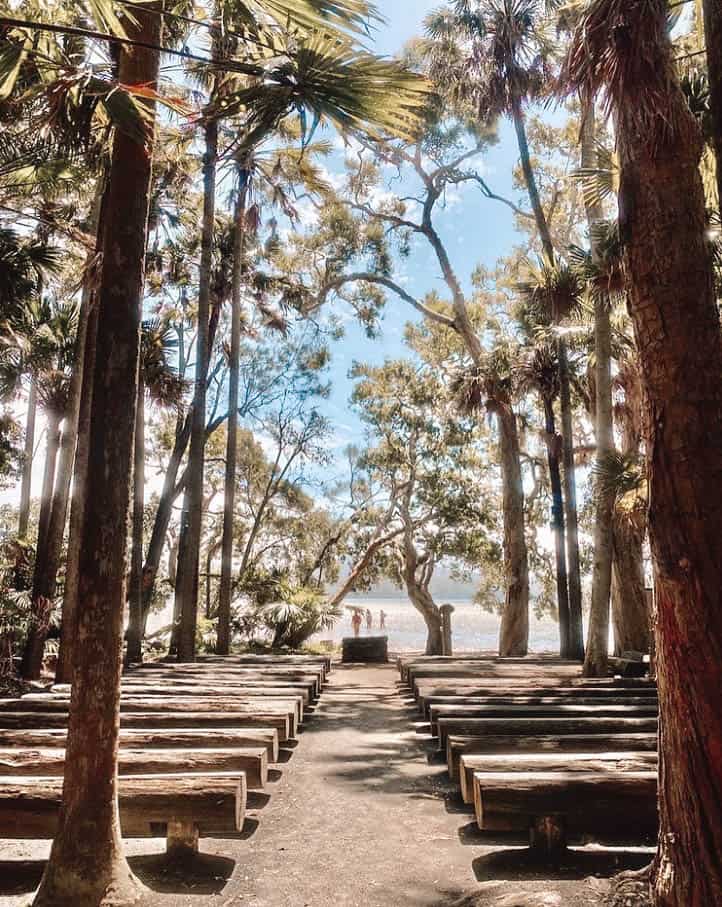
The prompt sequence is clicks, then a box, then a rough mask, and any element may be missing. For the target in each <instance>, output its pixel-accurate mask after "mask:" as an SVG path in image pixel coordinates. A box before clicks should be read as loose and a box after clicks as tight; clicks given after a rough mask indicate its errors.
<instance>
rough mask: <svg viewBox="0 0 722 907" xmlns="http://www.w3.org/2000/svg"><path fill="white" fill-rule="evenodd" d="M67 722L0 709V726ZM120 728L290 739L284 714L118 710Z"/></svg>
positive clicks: (64, 716) (61, 715) (62, 715)
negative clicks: (256, 732) (244, 732)
mask: <svg viewBox="0 0 722 907" xmlns="http://www.w3.org/2000/svg"><path fill="white" fill-rule="evenodd" d="M67 723H68V713H67V711H64V712H32V711H31V712H0V729H2V728H6V729H7V730H10V729H16V730H30V729H37V730H45V729H46V728H63V727H65V726H66V725H67ZM120 727H121V730H122V729H123V728H143V729H145V730H154V731H156V730H158V729H159V728H206V729H207V728H265V729H269V728H271V729H275V730H276V731H277V732H278V737H279V740H280V741H281V743H284V742H285V741H287V740H291V739H292V734H291V719H290V718H289V716H288V715H279V714H269V713H265V712H264V713H259V714H255V713H239V712H151V711H148V712H121V714H120Z"/></svg>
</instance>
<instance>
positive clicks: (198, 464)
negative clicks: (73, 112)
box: [175, 119, 218, 661]
mask: <svg viewBox="0 0 722 907" xmlns="http://www.w3.org/2000/svg"><path fill="white" fill-rule="evenodd" d="M205 146H206V147H205V156H204V159H203V228H202V236H201V263H200V274H199V283H198V332H197V336H196V376H195V386H194V393H193V412H192V426H191V441H190V450H189V452H188V482H187V485H186V493H185V496H184V500H183V515H182V517H181V537H180V543H179V552H178V554H179V557H178V577H177V582H176V588H175V595H176V602H177V609H178V611H179V613H180V625H179V629H178V660H179V661H192V660H193V659H194V658H195V651H196V624H197V621H198V560H199V556H200V542H201V527H202V509H203V465H204V451H205V444H206V382H207V378H208V362H209V358H210V349H209V342H208V341H209V332H208V320H209V316H210V284H211V268H212V255H213V231H214V227H215V206H216V163H217V158H218V122H217V120H214V119H209V120H208V121H207V122H206V126H205Z"/></svg>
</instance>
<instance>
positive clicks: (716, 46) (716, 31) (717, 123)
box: [702, 0, 722, 208]
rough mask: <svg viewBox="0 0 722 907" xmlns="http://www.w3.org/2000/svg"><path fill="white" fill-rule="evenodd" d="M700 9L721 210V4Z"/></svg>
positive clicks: (709, 0) (710, 1)
mask: <svg viewBox="0 0 722 907" xmlns="http://www.w3.org/2000/svg"><path fill="white" fill-rule="evenodd" d="M702 8H703V11H704V33H705V43H706V45H707V72H708V75H709V106H710V114H711V121H712V146H713V147H714V153H715V158H716V160H717V205H718V207H719V208H722V4H720V0H703V5H702Z"/></svg>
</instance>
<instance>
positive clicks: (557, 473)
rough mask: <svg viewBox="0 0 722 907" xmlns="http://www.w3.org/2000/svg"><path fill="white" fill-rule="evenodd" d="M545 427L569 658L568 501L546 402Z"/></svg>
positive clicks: (562, 637) (562, 649) (563, 643)
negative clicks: (566, 529)
mask: <svg viewBox="0 0 722 907" xmlns="http://www.w3.org/2000/svg"><path fill="white" fill-rule="evenodd" d="M543 404H544V427H545V431H546V435H547V463H548V465H549V484H550V485H551V491H552V531H553V533H554V556H555V559H556V578H557V606H558V609H559V654H560V655H561V656H562V657H564V658H566V657H567V656H568V655H569V634H570V626H569V592H568V589H567V552H566V549H565V546H564V497H563V495H562V476H561V470H560V468H559V454H560V451H561V438H560V437H559V435H557V430H556V420H555V418H554V403H553V401H551V400H548V399H546V400H544V401H543Z"/></svg>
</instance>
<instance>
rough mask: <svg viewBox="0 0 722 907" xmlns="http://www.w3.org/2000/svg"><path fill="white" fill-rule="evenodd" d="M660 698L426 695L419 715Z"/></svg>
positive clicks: (635, 702) (642, 702)
mask: <svg viewBox="0 0 722 907" xmlns="http://www.w3.org/2000/svg"><path fill="white" fill-rule="evenodd" d="M657 702H658V698H657V696H656V694H654V695H644V696H641V695H640V696H638V695H636V694H635V693H634V692H632V693H631V694H630V695H626V696H625V695H623V694H622V695H620V694H619V693H618V692H617V693H616V694H615V695H612V696H610V695H607V694H603V695H601V696H600V695H597V694H596V693H593V692H590V693H587V694H585V695H583V696H580V695H571V696H570V695H567V694H566V693H565V691H564V690H563V688H562V689H560V690H558V691H557V692H554V693H549V692H542V693H532V692H530V693H526V694H524V693H513V694H502V693H499V694H496V695H494V694H491V695H485V696H467V695H465V694H464V693H454V694H427V695H422V696H419V699H418V705H419V711H420V712H421V713H422V714H423V715H424V716H425V717H427V718H428V717H430V715H431V706H433V705H494V706H504V705H525V706H528V705H586V706H590V705H604V706H608V705H642V706H654V705H657Z"/></svg>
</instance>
